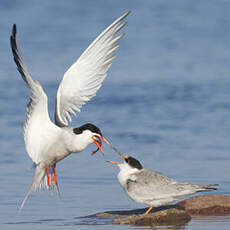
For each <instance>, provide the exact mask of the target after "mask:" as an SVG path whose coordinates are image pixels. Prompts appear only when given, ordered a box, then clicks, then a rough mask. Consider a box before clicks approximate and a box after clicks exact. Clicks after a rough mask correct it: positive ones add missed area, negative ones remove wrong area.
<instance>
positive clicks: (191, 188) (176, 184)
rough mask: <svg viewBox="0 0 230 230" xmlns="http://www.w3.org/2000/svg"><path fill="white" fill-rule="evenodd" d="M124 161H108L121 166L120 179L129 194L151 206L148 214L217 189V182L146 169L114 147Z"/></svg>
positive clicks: (137, 200) (135, 199)
mask: <svg viewBox="0 0 230 230" xmlns="http://www.w3.org/2000/svg"><path fill="white" fill-rule="evenodd" d="M113 149H114V150H115V151H116V152H117V153H118V155H119V156H120V157H121V158H122V160H123V162H122V163H118V162H115V161H108V162H109V163H112V164H115V165H117V166H118V167H119V169H120V172H119V173H118V176H117V178H118V181H119V183H120V185H121V187H122V188H123V189H124V191H125V192H126V193H127V195H128V196H129V197H130V198H131V199H132V200H134V201H136V202H137V203H141V204H144V205H147V206H149V209H148V210H147V211H146V212H145V213H144V215H147V214H149V213H150V212H151V210H152V209H153V208H154V207H159V206H161V205H166V204H169V203H171V202H173V201H176V200H179V199H181V198H183V197H185V196H188V195H191V194H193V193H196V192H206V191H211V190H216V188H213V187H212V186H217V184H192V183H187V182H181V181H176V180H173V179H171V178H169V177H167V176H165V175H163V174H161V173H159V172H155V171H152V170H148V169H144V168H143V166H142V165H141V163H140V162H139V161H138V160H136V159H135V158H133V157H131V156H128V155H122V154H121V153H120V152H118V151H117V150H116V149H115V148H113Z"/></svg>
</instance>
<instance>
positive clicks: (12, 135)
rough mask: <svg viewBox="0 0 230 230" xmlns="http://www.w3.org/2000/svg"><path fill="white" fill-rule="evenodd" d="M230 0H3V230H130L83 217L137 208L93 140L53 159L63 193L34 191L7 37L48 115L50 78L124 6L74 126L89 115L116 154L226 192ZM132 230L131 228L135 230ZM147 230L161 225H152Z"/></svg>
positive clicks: (222, 220) (194, 225) (200, 222)
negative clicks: (120, 29)
mask: <svg viewBox="0 0 230 230" xmlns="http://www.w3.org/2000/svg"><path fill="white" fill-rule="evenodd" d="M229 9H230V2H229V1H227V0H203V1H193V0H187V1H182V0H181V1H180V0H174V1H171V0H165V1H162V0H154V1H150V0H149V1H147V0H146V1H138V0H132V1H131V0H130V1H129V0H127V1H122V0H117V1H105V0H104V1H102V0H98V1H89V0H85V1H77V0H68V1H54V0H50V1H46V2H45V1H35V0H30V1H19V0H17V1H16V0H15V1H8V0H2V1H1V2H0V15H1V20H0V28H1V29H0V31H1V32H0V106H1V110H0V127H1V131H0V146H1V149H0V154H1V157H0V181H1V188H0V197H1V202H0V226H1V229H41V228H45V229H59V228H60V229H67V227H68V229H76V227H77V228H78V229H128V228H132V229H133V228H134V227H129V226H113V225H111V224H110V222H109V221H99V220H97V219H89V220H88V219H82V218H79V217H81V216H86V215H90V214H93V213H96V212H100V211H106V210H122V209H134V208H141V207H143V206H141V205H139V204H136V203H135V202H133V201H131V200H129V198H128V197H127V196H126V195H125V194H124V192H123V191H122V189H121V188H120V186H119V184H118V183H117V180H116V174H117V172H118V170H117V169H116V168H115V167H113V166H111V165H108V163H106V160H118V157H117V156H116V155H115V154H114V153H113V152H112V151H111V150H110V149H109V148H108V147H107V146H105V145H104V146H103V149H104V151H105V156H104V157H103V156H101V155H100V153H98V154H96V155H95V156H93V157H92V156H91V155H90V153H91V151H92V150H95V146H93V145H91V146H89V147H88V148H87V149H86V150H84V151H83V152H82V153H80V154H76V155H75V154H73V155H71V156H70V157H68V158H66V159H65V160H63V161H62V162H60V163H59V164H58V166H57V170H58V175H59V177H58V179H59V184H60V190H61V195H62V199H61V200H60V199H59V198H58V197H57V196H56V195H52V193H49V192H47V191H44V192H41V193H34V194H32V195H31V197H30V198H29V200H28V202H27V203H26V205H25V208H24V209H23V210H22V212H20V213H19V212H18V206H19V205H20V203H21V201H22V200H23V198H24V195H25V192H26V190H27V188H28V186H29V184H30V183H31V181H32V177H33V170H32V168H31V166H32V161H31V160H30V158H29V157H28V155H27V153H26V151H25V147H24V141H23V132H22V128H23V123H24V120H25V106H26V103H27V102H28V95H29V92H28V89H27V88H26V86H25V84H24V82H23V81H22V79H21V77H20V75H19V73H18V72H17V70H16V66H15V64H14V62H13V59H12V54H11V50H10V45H9V36H10V33H11V28H12V25H13V23H16V24H17V26H18V40H19V46H20V48H21V51H22V53H23V57H24V60H25V62H26V64H27V65H28V67H29V70H30V73H31V74H32V76H33V78H34V79H37V80H39V81H40V82H41V83H42V85H43V87H44V89H45V91H46V92H47V95H48V97H49V99H50V100H49V109H50V115H51V117H53V113H54V102H55V94H56V90H57V87H58V83H59V81H60V80H61V78H62V76H63V74H64V72H65V71H66V70H67V69H68V67H69V66H70V65H71V64H72V63H73V62H74V61H75V60H76V59H77V58H78V57H79V55H80V54H81V52H83V51H84V49H85V48H86V47H87V46H88V45H89V44H90V42H91V41H92V40H93V39H94V38H96V36H97V35H98V34H99V33H100V32H101V31H102V30H103V29H104V28H105V27H107V26H108V25H109V24H110V23H111V22H112V21H113V20H115V19H116V18H117V17H119V16H120V15H122V14H123V13H124V12H126V11H127V10H131V11H132V13H131V14H130V15H129V16H128V18H127V20H128V21H129V23H128V25H127V26H126V27H125V28H124V31H125V32H126V36H125V37H124V39H123V40H122V41H121V47H120V49H119V50H118V52H117V54H118V55H117V59H116V60H115V62H114V63H113V65H112V67H111V68H110V70H109V74H108V78H107V79H106V80H105V81H104V84H103V87H102V88H101V89H100V91H99V92H98V94H97V96H96V97H95V98H94V99H92V100H91V101H90V102H89V103H88V104H87V105H85V106H84V107H83V109H82V112H81V113H80V114H79V116H78V118H77V119H74V122H73V124H72V125H73V126H79V125H81V124H84V123H86V122H92V123H94V124H96V125H97V126H99V127H100V128H101V130H102V132H103V135H104V136H106V137H107V138H108V139H109V140H110V141H111V142H112V143H113V144H114V145H115V146H116V147H117V148H119V150H120V151H122V152H123V153H128V154H131V155H133V156H134V157H136V158H137V159H139V160H140V161H141V162H142V164H143V165H144V166H145V167H146V168H151V169H155V170H157V171H160V172H163V173H164V174H166V175H168V176H170V177H173V178H175V179H178V180H186V181H189V182H197V183H219V184H220V186H219V190H218V191H217V193H218V194H229V190H230V183H229V173H230V171H229V160H230V141H229V134H230V16H229ZM229 223H230V222H229V217H219V218H203V219H202V218H201V219H200V218H196V219H194V220H192V221H191V222H189V223H188V225H186V226H181V227H178V226H177V227H174V226H165V227H159V229H165V228H169V229H172V228H176V229H229ZM139 228H140V227H138V229H139ZM156 229H158V228H157V227H156Z"/></svg>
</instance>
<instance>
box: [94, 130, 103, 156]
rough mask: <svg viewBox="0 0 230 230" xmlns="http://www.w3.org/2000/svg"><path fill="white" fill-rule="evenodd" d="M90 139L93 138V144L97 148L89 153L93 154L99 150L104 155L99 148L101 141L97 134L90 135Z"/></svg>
mask: <svg viewBox="0 0 230 230" xmlns="http://www.w3.org/2000/svg"><path fill="white" fill-rule="evenodd" d="M92 139H93V142H94V144H95V145H96V146H97V150H95V151H93V152H92V153H91V155H94V154H95V153H96V152H97V151H98V150H100V151H101V153H102V155H104V152H103V150H102V148H101V146H102V142H101V139H100V137H99V136H97V135H94V136H92Z"/></svg>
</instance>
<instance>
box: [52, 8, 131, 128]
mask: <svg viewBox="0 0 230 230" xmlns="http://www.w3.org/2000/svg"><path fill="white" fill-rule="evenodd" d="M129 13H130V12H127V13H125V14H124V15H122V16H121V17H120V18H118V19H117V20H116V21H114V22H113V23H112V24H111V25H110V26H109V27H108V28H107V29H105V30H104V31H103V32H102V33H101V34H100V35H99V36H98V37H97V38H96V39H95V40H94V41H93V42H92V43H91V45H90V46H89V47H88V48H87V49H86V50H85V51H84V52H83V54H82V55H81V56H80V57H79V58H78V60H77V61H76V62H75V63H74V64H73V65H72V66H71V67H70V68H69V69H68V70H67V71H66V73H65V74H64V76H63V79H62V81H61V83H60V85H59V88H58V91H57V97H56V111H55V123H56V124H57V125H58V126H60V127H63V126H67V125H68V123H69V122H71V120H72V119H71V114H74V115H76V113H78V112H80V110H81V107H82V105H84V104H85V103H86V102H87V101H89V100H90V99H91V98H92V97H94V96H95V95H96V93H97V91H98V90H99V89H100V87H101V85H102V82H103V80H104V79H105V78H106V75H107V73H106V72H107V71H108V69H109V67H110V66H111V64H112V61H113V60H114V58H115V57H116V56H115V54H114V52H115V51H116V50H117V49H118V48H119V45H118V44H117V42H118V41H119V40H120V39H121V38H122V37H123V36H124V33H123V34H120V35H117V33H118V32H119V31H120V30H121V29H122V28H123V27H124V26H125V25H126V23H127V22H122V20H123V19H124V18H125V17H126V16H127V15H128V14H129Z"/></svg>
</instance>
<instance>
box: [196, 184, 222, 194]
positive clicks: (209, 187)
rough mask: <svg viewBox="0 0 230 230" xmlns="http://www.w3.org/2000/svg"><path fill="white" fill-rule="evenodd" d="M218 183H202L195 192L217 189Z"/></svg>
mask: <svg viewBox="0 0 230 230" xmlns="http://www.w3.org/2000/svg"><path fill="white" fill-rule="evenodd" d="M217 186H218V184H204V185H201V187H200V188H199V189H198V190H197V192H208V191H213V190H217V188H216V187H217Z"/></svg>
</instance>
